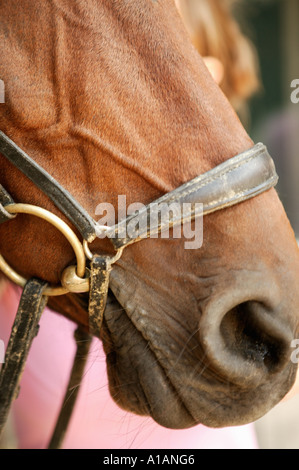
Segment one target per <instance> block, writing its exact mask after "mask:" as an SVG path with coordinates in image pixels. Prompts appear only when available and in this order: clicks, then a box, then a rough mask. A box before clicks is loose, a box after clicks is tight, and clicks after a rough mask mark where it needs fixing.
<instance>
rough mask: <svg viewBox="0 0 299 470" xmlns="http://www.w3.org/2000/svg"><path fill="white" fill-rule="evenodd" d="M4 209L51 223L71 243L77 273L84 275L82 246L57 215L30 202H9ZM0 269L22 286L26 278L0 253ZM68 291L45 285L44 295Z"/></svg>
mask: <svg viewBox="0 0 299 470" xmlns="http://www.w3.org/2000/svg"><path fill="white" fill-rule="evenodd" d="M5 210H6V211H7V212H9V213H10V214H18V213H22V214H30V215H35V216H36V217H39V218H41V219H44V220H46V221H47V222H49V223H50V224H52V225H53V226H54V227H56V228H57V229H58V230H59V231H60V232H61V233H62V234H63V235H64V236H65V237H66V239H67V240H68V241H69V243H70V244H71V246H72V248H73V250H74V252H75V255H76V259H77V267H76V271H77V275H78V276H79V277H80V278H83V277H84V275H85V268H86V258H85V253H84V250H83V246H82V244H81V242H80V240H79V239H78V237H77V235H76V234H75V233H74V232H73V230H72V229H71V228H70V227H69V226H68V225H67V224H66V223H65V222H64V221H63V220H62V219H60V218H59V217H57V216H56V215H55V214H52V212H49V211H47V210H46V209H43V208H41V207H38V206H33V205H31V204H9V205H7V206H5ZM0 269H1V270H2V271H3V272H4V274H6V275H7V277H8V278H10V279H11V280H12V281H13V282H15V283H16V284H18V285H19V286H21V287H24V285H25V284H26V282H27V280H26V279H25V278H24V277H23V276H20V275H19V274H18V273H17V272H16V271H14V269H12V268H11V267H10V266H9V265H8V263H7V262H6V261H5V259H4V258H3V256H1V254H0ZM68 292H70V291H69V290H68V289H66V288H64V287H62V286H58V287H50V286H49V287H47V288H46V289H45V291H44V295H47V296H54V295H63V294H67V293H68Z"/></svg>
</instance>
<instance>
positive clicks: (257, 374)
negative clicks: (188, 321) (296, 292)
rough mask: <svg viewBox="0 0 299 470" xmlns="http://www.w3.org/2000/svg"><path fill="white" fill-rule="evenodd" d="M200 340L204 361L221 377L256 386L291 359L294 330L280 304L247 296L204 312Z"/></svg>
mask: <svg viewBox="0 0 299 470" xmlns="http://www.w3.org/2000/svg"><path fill="white" fill-rule="evenodd" d="M199 332H200V340H201V344H202V345H203V348H204V353H205V362H206V364H207V365H208V367H209V368H210V370H211V371H212V372H214V373H215V374H216V375H217V376H218V377H219V378H220V380H221V378H223V380H225V381H229V382H230V383H233V384H236V385H239V386H240V387H248V386H250V387H253V386H258V385H260V384H261V383H263V382H264V381H265V380H269V378H270V377H269V376H271V375H274V374H276V373H279V372H280V371H282V370H283V369H285V367H287V365H288V364H289V363H290V361H291V352H292V350H291V344H292V340H293V332H292V328H291V326H290V325H289V324H288V323H287V322H286V321H285V320H284V317H283V315H282V314H281V312H280V311H279V308H277V309H275V308H273V307H272V308H270V307H267V306H266V305H265V304H264V303H263V302H259V301H255V300H247V301H244V302H241V303H237V304H236V305H233V306H231V307H230V308H229V309H223V308H222V309H221V308H219V304H218V308H217V305H215V304H214V305H213V306H212V307H211V308H208V309H207V311H206V312H205V313H204V314H203V317H202V321H201V323H200V329H199Z"/></svg>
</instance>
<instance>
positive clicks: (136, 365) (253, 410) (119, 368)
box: [102, 292, 294, 429]
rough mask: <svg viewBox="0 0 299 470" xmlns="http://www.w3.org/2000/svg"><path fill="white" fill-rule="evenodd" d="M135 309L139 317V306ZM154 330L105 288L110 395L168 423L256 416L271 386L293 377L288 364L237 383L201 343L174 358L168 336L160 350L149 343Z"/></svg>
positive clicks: (231, 421)
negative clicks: (251, 383) (207, 360)
mask: <svg viewBox="0 0 299 470" xmlns="http://www.w3.org/2000/svg"><path fill="white" fill-rule="evenodd" d="M139 314H140V316H141V317H142V316H143V314H142V311H141V313H140V312H139V311H138V313H137V315H138V316H139ZM141 325H143V326H141ZM156 331H157V330H156ZM160 333H161V331H160ZM157 334H159V332H158V331H157ZM165 334H166V333H165V332H164V336H165ZM153 335H155V327H153V326H152V325H148V324H147V323H146V322H144V323H143V321H142V318H141V320H140V321H138V322H137V323H136V321H135V320H134V315H133V316H132V312H131V311H127V310H126V309H125V308H124V307H123V306H122V305H121V304H120V303H119V302H118V300H117V299H116V297H115V296H114V294H113V293H112V292H109V296H108V301H107V306H106V310H105V319H104V323H103V335H102V340H103V345H104V350H105V353H106V361H107V372H108V378H109V390H110V394H111V396H112V398H113V399H114V401H115V402H116V403H117V404H118V405H119V406H120V408H122V409H124V410H126V411H129V412H132V413H135V414H138V415H143V416H150V417H152V418H153V419H154V421H156V422H157V423H158V424H160V425H161V426H163V427H166V428H171V429H186V428H189V427H192V426H195V425H197V424H204V425H206V426H210V427H225V426H231V425H244V424H247V423H249V422H252V421H255V420H256V419H258V418H260V417H261V416H263V415H264V414H265V413H266V412H267V411H269V410H270V409H271V408H272V407H273V406H274V404H276V402H277V401H279V400H278V399H277V396H274V395H275V394H274V392H273V390H275V387H277V388H278V389H279V390H280V388H281V385H280V384H281V383H283V382H284V383H289V382H290V381H292V380H293V377H294V368H293V367H292V366H291V365H290V366H289V367H286V368H285V370H284V371H283V372H282V373H281V374H277V376H276V377H275V378H274V380H273V381H272V382H270V383H267V381H265V383H262V384H261V386H259V387H253V388H246V387H245V388H242V387H241V388H240V387H239V386H237V385H235V384H232V383H230V382H229V381H228V380H225V378H223V377H218V376H217V375H216V374H215V373H214V372H213V370H212V369H211V368H209V365H208V364H204V363H203V360H202V359H200V355H201V356H202V354H203V352H202V351H200V346H199V349H198V351H196V348H193V352H194V357H193V360H192V359H190V358H191V356H190V355H188V358H187V359H186V357H183V356H184V355H183V353H182V354H181V357H178V356H179V355H180V354H178V350H179V349H176V348H175V347H174V348H173V349H174V350H175V349H176V351H174V354H173V356H172V351H171V348H170V349H169V350H168V351H165V350H163V344H164V345H165V341H167V340H168V339H169V338H168V339H167V338H166V340H165V341H164V340H163V339H162V338H161V343H162V344H161V351H159V350H157V348H156V344H157V341H156V344H155V345H154V346H153V341H152V339H153ZM154 343H155V340H154ZM180 348H181V345H180ZM163 357H164V359H163ZM189 360H190V363H188V361H189ZM167 364H169V366H167ZM176 366H177V367H176ZM278 393H281V392H278ZM274 401H276V402H275V403H274Z"/></svg>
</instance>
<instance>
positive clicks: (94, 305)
mask: <svg viewBox="0 0 299 470" xmlns="http://www.w3.org/2000/svg"><path fill="white" fill-rule="evenodd" d="M0 153H1V154H2V155H4V156H5V157H6V158H7V159H8V160H9V161H10V162H11V163H12V164H13V165H14V166H15V167H16V168H18V169H19V170H20V171H21V172H22V173H23V174H24V175H26V176H27V177H28V178H29V179H30V180H31V181H32V182H33V183H34V184H35V185H36V186H37V187H38V188H40V189H41V190H42V191H43V192H44V193H45V194H46V195H47V196H48V197H49V198H50V199H51V200H52V202H53V203H54V204H55V206H56V207H57V208H58V209H59V210H60V211H61V212H62V213H63V214H64V215H65V216H66V217H67V218H68V220H69V221H70V222H71V224H72V225H73V226H74V227H75V228H76V229H77V230H78V232H79V233H80V234H81V237H82V241H80V240H79V238H78V237H77V235H76V234H75V232H74V231H73V230H72V229H71V228H70V227H69V226H68V225H67V224H66V223H65V222H64V221H63V220H62V219H60V218H59V217H57V216H56V215H54V214H53V213H51V212H49V211H46V210H45V209H43V208H40V207H37V206H33V205H29V204H21V203H15V202H14V200H13V198H12V196H11V195H10V194H8V192H7V191H6V190H5V189H4V188H3V187H2V186H1V185H0V223H2V222H6V221H9V220H11V219H13V218H14V217H16V214H18V213H26V214H31V215H35V216H37V217H41V218H43V219H45V220H47V221H48V222H49V223H51V224H53V225H54V226H55V227H56V228H57V229H58V230H60V231H61V232H62V233H63V234H64V235H65V236H66V238H67V239H68V240H69V242H70V243H71V245H72V247H73V249H74V252H75V255H76V260H77V265H76V266H68V267H66V268H65V269H64V271H63V273H62V275H61V286H49V285H48V284H47V282H46V281H44V280H40V279H34V278H33V279H29V280H26V279H24V278H23V277H22V276H20V275H19V274H18V273H16V272H15V271H14V270H13V269H12V268H11V267H10V266H9V265H8V264H7V262H6V261H5V259H4V258H3V257H2V256H1V255H0V269H1V270H2V271H3V272H4V274H6V276H7V277H8V278H9V279H11V280H12V281H13V282H15V283H16V284H18V285H20V286H21V287H22V288H23V293H22V296H21V300H20V305H19V308H18V312H17V315H16V319H15V322H14V325H13V328H12V334H11V337H10V339H9V343H8V347H7V350H6V355H5V362H4V364H3V366H2V369H1V372H0V434H1V431H2V429H3V428H4V425H5V422H6V419H7V416H8V412H9V409H10V406H11V403H12V401H13V399H14V398H15V397H16V394H17V391H18V387H19V381H20V377H21V373H22V371H23V369H24V366H25V361H26V358H27V355H28V352H29V349H30V346H31V344H32V341H33V339H34V336H35V335H36V331H37V328H38V322H39V320H40V317H41V314H42V311H43V309H44V307H45V305H46V303H47V300H48V296H51V295H63V294H66V293H68V292H72V293H82V292H88V295H89V303H88V314H89V333H90V334H89V333H86V332H85V331H83V330H82V328H80V327H78V329H77V330H76V333H75V339H76V341H77V346H78V349H77V353H76V356H75V360H74V367H73V370H72V373H71V376H70V382H69V384H68V390H67V393H66V396H65V400H64V404H63V407H62V412H61V414H60V416H59V419H58V423H57V425H56V428H55V431H54V434H53V436H52V439H51V442H50V445H49V448H57V447H59V446H60V445H61V442H62V439H63V436H64V433H65V431H66V427H67V424H68V421H69V418H70V415H71V412H72V409H73V405H74V402H75V399H76V395H77V392H78V389H79V387H78V383H79V382H80V377H82V373H83V370H84V360H83V359H82V358H83V357H84V358H86V356H87V353H88V348H89V344H90V341H91V337H92V335H95V336H97V337H99V335H100V330H101V325H102V321H103V316H104V311H105V306H106V300H107V293H108V288H109V274H110V272H111V269H112V265H113V264H114V263H115V262H116V261H117V260H118V259H119V258H120V256H121V254H122V252H123V250H124V248H126V247H127V246H129V245H131V244H132V243H136V242H137V241H140V240H142V239H143V238H147V237H149V236H151V233H150V231H149V230H148V228H147V227H148V226H147V224H146V223H144V224H140V222H142V221H143V222H146V221H147V220H148V218H149V214H150V211H151V210H152V207H153V205H155V206H156V207H159V205H160V204H162V203H163V204H172V203H173V202H176V203H177V204H181V205H183V204H185V203H189V205H188V207H189V210H188V212H187V213H186V212H184V220H182V219H181V218H179V219H178V220H176V219H173V220H169V218H168V219H167V220H163V217H162V219H161V221H160V223H159V226H158V227H157V228H156V231H157V233H161V232H162V231H163V230H164V229H165V228H167V227H166V225H167V226H168V227H174V226H175V225H176V224H178V223H179V224H181V223H184V222H188V221H189V222H190V221H191V220H193V219H194V218H195V217H197V216H198V215H199V213H198V211H197V206H198V204H197V203H202V205H203V206H202V212H201V215H207V214H209V213H212V212H214V211H218V210H221V209H224V208H226V207H229V206H232V205H235V204H238V203H240V202H242V201H245V200H247V199H250V198H252V197H254V196H256V195H258V194H260V193H263V192H264V191H267V190H268V189H270V188H271V187H273V186H275V185H276V183H277V180H278V177H277V174H276V171H275V166H274V163H273V160H272V159H271V157H270V155H269V154H268V152H267V149H266V147H265V146H264V145H263V144H261V143H259V144H257V145H255V146H254V147H253V148H251V149H249V150H247V151H245V152H243V153H241V154H239V155H237V156H235V157H233V158H231V159H229V160H227V161H225V162H224V163H222V164H220V165H218V166H217V167H215V168H213V169H212V170H210V171H208V172H206V173H204V174H203V175H200V176H197V177H196V178H194V179H193V180H191V181H189V182H187V183H185V184H183V185H182V186H180V187H179V188H177V189H175V190H173V191H171V192H169V193H167V194H165V195H164V196H162V197H161V198H159V199H158V200H156V201H154V202H153V203H151V204H149V205H147V206H144V208H143V209H141V210H140V211H139V212H138V213H137V214H133V215H130V216H128V217H127V218H125V219H123V220H121V221H119V222H118V223H117V224H116V225H115V226H114V227H110V228H108V229H107V227H106V228H105V227H102V226H100V227H99V226H98V225H97V222H96V221H95V220H94V219H93V218H92V217H91V216H90V215H89V214H88V213H87V212H86V210H85V209H84V208H83V207H82V206H81V205H80V204H79V203H78V201H76V200H75V199H74V198H73V197H72V195H71V194H70V193H69V192H68V191H67V190H66V189H65V188H64V187H63V186H62V185H61V184H60V183H58V182H57V181H56V180H55V179H54V178H53V177H52V176H51V175H50V174H49V173H47V172H46V171H45V170H44V169H43V168H42V167H41V166H39V165H38V164H37V163H36V162H35V161H33V160H32V159H31V158H30V157H29V156H28V155H27V154H26V153H25V152H24V151H23V150H21V149H20V148H19V147H18V146H17V145H16V144H15V143H14V142H13V141H12V140H11V139H10V138H9V137H7V136H6V135H5V134H4V133H3V132H1V131H0ZM136 218H138V222H139V227H140V226H141V227H145V228H144V230H143V231H142V230H141V231H140V230H139V231H138V235H136V236H128V234H127V228H128V225H129V224H131V225H132V223H134V219H136ZM102 230H107V232H109V231H110V233H111V234H113V235H112V236H109V239H110V241H111V243H112V246H113V248H114V250H115V254H114V255H112V256H110V255H102V254H93V253H91V251H90V249H89V247H88V243H90V242H92V241H93V240H95V238H96V236H97V235H98V234H99V231H102ZM87 265H88V268H87ZM74 387H75V389H76V393H74V390H73V389H74ZM69 390H71V392H72V393H71V394H69V393H68V391H69Z"/></svg>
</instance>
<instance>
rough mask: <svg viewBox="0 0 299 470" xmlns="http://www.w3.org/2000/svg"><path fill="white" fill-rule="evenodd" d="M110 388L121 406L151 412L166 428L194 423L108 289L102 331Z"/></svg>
mask: <svg viewBox="0 0 299 470" xmlns="http://www.w3.org/2000/svg"><path fill="white" fill-rule="evenodd" d="M102 340H103V345H104V350H105V353H106V362H107V373H108V378H109V390H110V394H111V396H112V398H113V399H114V401H115V402H116V403H117V404H118V405H119V406H120V408H122V409H124V410H126V411H130V412H132V413H135V414H138V415H142V416H151V417H152V418H153V419H154V420H155V421H156V422H157V423H158V424H160V425H161V426H164V427H166V428H172V429H180V428H189V427H192V426H194V425H195V424H197V423H196V420H195V419H194V418H193V416H192V414H191V413H190V411H189V410H188V409H187V407H186V406H185V404H184V402H183V401H182V399H181V398H180V396H179V393H178V391H177V390H176V387H175V386H174V384H173V383H172V381H171V377H169V376H168V374H167V371H166V370H165V369H164V368H163V366H162V365H161V363H160V361H159V359H158V358H157V355H156V354H155V352H153V350H152V349H151V345H150V341H149V340H148V339H147V337H146V331H145V330H144V331H140V329H138V328H136V325H135V324H134V322H133V321H132V320H131V318H130V316H129V314H128V312H127V311H126V310H125V308H124V307H123V306H122V305H121V304H120V303H119V302H118V300H117V299H116V298H115V296H114V295H113V293H112V292H111V291H109V295H108V299H107V305H106V309H105V319H104V322H103V335H102Z"/></svg>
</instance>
